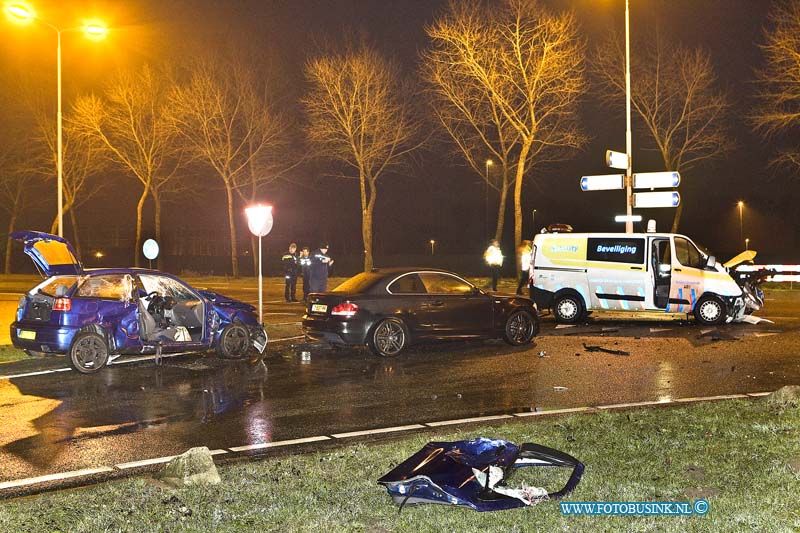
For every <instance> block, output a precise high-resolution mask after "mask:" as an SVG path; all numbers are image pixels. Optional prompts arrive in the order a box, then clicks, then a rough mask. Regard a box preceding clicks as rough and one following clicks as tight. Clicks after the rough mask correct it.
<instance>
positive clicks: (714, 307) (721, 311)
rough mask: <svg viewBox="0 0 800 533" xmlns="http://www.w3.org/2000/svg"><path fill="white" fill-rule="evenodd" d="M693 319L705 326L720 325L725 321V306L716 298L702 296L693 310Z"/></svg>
mask: <svg viewBox="0 0 800 533" xmlns="http://www.w3.org/2000/svg"><path fill="white" fill-rule="evenodd" d="M694 317H695V318H696V319H697V321H698V322H699V323H700V324H703V325H706V326H716V325H717V324H722V323H723V322H724V321H725V304H724V303H723V302H722V300H721V299H720V298H719V297H718V296H713V295H709V296H704V297H703V298H701V299H700V301H699V302H697V305H696V306H695V308H694Z"/></svg>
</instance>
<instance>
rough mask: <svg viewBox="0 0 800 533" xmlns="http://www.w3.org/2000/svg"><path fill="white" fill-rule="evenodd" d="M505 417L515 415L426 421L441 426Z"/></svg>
mask: <svg viewBox="0 0 800 533" xmlns="http://www.w3.org/2000/svg"><path fill="white" fill-rule="evenodd" d="M504 418H514V416H513V415H492V416H476V417H473V418H460V419H458V420H441V421H439V422H426V423H425V425H426V426H428V427H432V428H435V427H439V426H452V425H454V424H467V423H469V422H484V421H488V420H502V419H504Z"/></svg>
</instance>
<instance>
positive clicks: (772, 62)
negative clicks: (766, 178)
mask: <svg viewBox="0 0 800 533" xmlns="http://www.w3.org/2000/svg"><path fill="white" fill-rule="evenodd" d="M769 24H770V27H769V28H765V29H764V38H765V42H764V43H763V44H761V45H760V46H761V50H762V52H763V53H764V56H765V58H766V66H765V67H764V68H763V69H761V70H759V71H758V72H757V74H756V75H757V78H756V79H757V83H758V86H759V89H758V93H757V95H756V97H757V99H758V101H759V105H758V107H757V108H756V109H755V113H754V114H753V115H752V116H751V117H750V118H751V121H752V123H753V124H754V125H755V126H756V128H757V129H758V130H759V131H760V132H761V133H762V134H763V135H764V136H765V137H767V138H771V137H773V136H776V135H778V134H787V133H791V132H793V131H796V130H797V128H798V126H800V1H799V0H787V1H784V2H781V3H779V4H776V5H775V6H774V7H773V9H772V11H771V12H770V14H769ZM789 143H790V146H788V147H787V148H783V149H780V150H779V152H778V154H777V156H776V158H775V160H774V161H773V162H774V163H778V164H783V165H787V166H789V167H791V168H794V169H800V146H799V145H798V143H797V136H796V135H795V136H794V137H792V138H791V140H790V141H789Z"/></svg>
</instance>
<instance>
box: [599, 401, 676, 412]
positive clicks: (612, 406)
mask: <svg viewBox="0 0 800 533" xmlns="http://www.w3.org/2000/svg"><path fill="white" fill-rule="evenodd" d="M671 403H672V400H652V401H648V402H630V403H615V404H610V405H598V406H597V408H598V409H603V410H609V409H624V408H626V407H644V406H646V405H669V404H671Z"/></svg>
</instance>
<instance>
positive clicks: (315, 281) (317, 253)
mask: <svg viewBox="0 0 800 533" xmlns="http://www.w3.org/2000/svg"><path fill="white" fill-rule="evenodd" d="M332 264H333V259H331V258H330V256H328V245H327V243H326V244H323V245H322V246H320V247H319V249H318V250H314V253H313V254H311V268H310V272H309V282H310V285H311V287H310V289H311V290H310V291H309V292H325V291H326V290H328V272H329V270H330V267H331V265H332Z"/></svg>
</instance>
